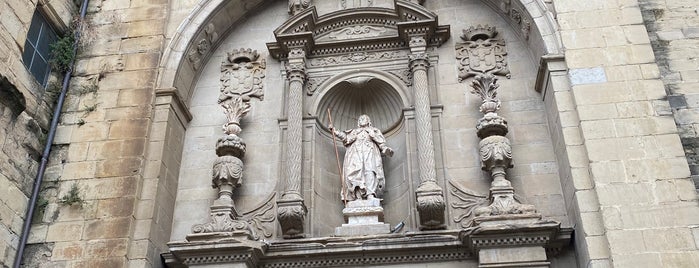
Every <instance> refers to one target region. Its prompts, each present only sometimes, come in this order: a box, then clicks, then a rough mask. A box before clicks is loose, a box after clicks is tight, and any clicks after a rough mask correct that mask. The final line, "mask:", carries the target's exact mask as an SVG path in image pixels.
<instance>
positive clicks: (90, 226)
mask: <svg viewBox="0 0 699 268" xmlns="http://www.w3.org/2000/svg"><path fill="white" fill-rule="evenodd" d="M132 221H133V220H132V219H131V218H130V217H123V218H107V219H100V220H96V221H89V222H87V224H86V225H85V231H84V234H83V238H84V239H87V240H92V239H100V238H125V237H128V235H129V230H130V229H131V223H132Z"/></svg>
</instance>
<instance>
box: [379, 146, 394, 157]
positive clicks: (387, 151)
mask: <svg viewBox="0 0 699 268" xmlns="http://www.w3.org/2000/svg"><path fill="white" fill-rule="evenodd" d="M381 153H383V154H384V155H385V156H388V157H393V149H391V148H388V147H386V148H384V149H383V151H382V152H381Z"/></svg>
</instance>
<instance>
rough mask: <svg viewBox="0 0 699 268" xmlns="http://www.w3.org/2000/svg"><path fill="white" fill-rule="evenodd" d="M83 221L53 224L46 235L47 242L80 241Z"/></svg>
mask: <svg viewBox="0 0 699 268" xmlns="http://www.w3.org/2000/svg"><path fill="white" fill-rule="evenodd" d="M82 232H83V222H82V221H75V222H57V223H54V224H51V225H50V226H49V229H48V234H47V235H46V242H60V241H78V240H80V239H81V237H82Z"/></svg>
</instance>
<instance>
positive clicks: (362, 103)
mask: <svg viewBox="0 0 699 268" xmlns="http://www.w3.org/2000/svg"><path fill="white" fill-rule="evenodd" d="M408 93H409V92H408V89H407V88H406V86H405V84H404V83H403V82H402V81H400V80H399V79H398V78H397V77H395V76H392V75H391V74H389V73H386V72H383V71H379V70H371V69H359V70H352V71H348V72H344V73H341V74H338V75H335V76H333V77H331V78H329V79H328V81H325V83H324V86H323V89H321V90H319V93H318V96H317V97H316V98H314V99H313V100H312V103H311V106H310V109H309V113H310V114H314V115H317V118H318V122H319V123H320V125H321V126H323V127H324V128H326V129H327V127H328V109H330V111H331V114H332V116H333V121H334V122H333V123H334V124H335V127H336V128H338V129H349V128H352V127H355V126H356V123H357V116H359V115H361V114H367V115H369V116H370V117H371V119H372V123H373V124H374V126H375V127H377V128H379V129H380V130H381V131H382V132H383V133H389V132H391V131H392V130H394V129H395V128H396V127H397V126H398V125H399V124H400V121H401V120H402V116H403V112H402V110H403V109H404V108H406V107H408V106H410V105H409V103H410V99H411V98H410V97H409V96H408V95H407V94H408Z"/></svg>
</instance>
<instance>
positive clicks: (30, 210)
mask: <svg viewBox="0 0 699 268" xmlns="http://www.w3.org/2000/svg"><path fill="white" fill-rule="evenodd" d="M88 2H89V0H83V3H82V5H81V6H80V22H81V23H82V21H83V20H84V19H85V13H87V3H88ZM74 34H75V43H73V59H72V60H71V61H70V65H69V66H70V68H69V69H68V72H66V74H65V76H63V87H61V94H60V95H59V96H58V103H56V107H54V109H53V118H51V128H50V129H49V134H48V138H47V139H46V146H44V153H43V154H42V155H41V165H39V171H38V172H37V174H36V179H35V180H34V188H33V189H32V197H31V198H30V199H29V204H28V205H27V214H26V215H25V216H24V226H22V237H20V240H19V245H18V246H17V255H15V262H14V264H13V265H12V267H13V268H19V267H20V264H21V263H22V255H24V249H25V248H26V246H27V238H29V231H30V229H31V225H32V216H33V215H34V207H35V206H36V201H37V199H38V197H39V191H40V190H41V182H42V181H43V180H44V172H45V171H46V164H47V163H48V161H49V154H50V153H51V144H53V138H54V137H55V136H56V126H58V119H59V118H60V117H61V110H62V108H63V102H64V101H65V99H66V93H67V92H68V85H70V77H71V76H72V75H73V65H74V64H75V55H76V54H77V52H78V41H79V40H80V28H78V29H75V33H74Z"/></svg>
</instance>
